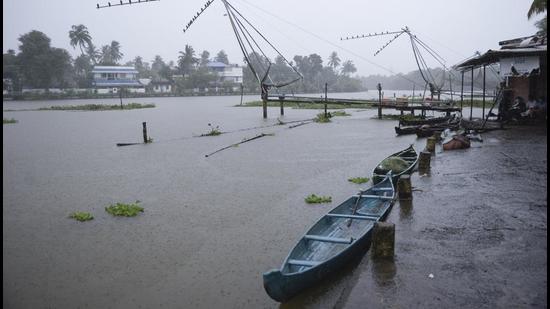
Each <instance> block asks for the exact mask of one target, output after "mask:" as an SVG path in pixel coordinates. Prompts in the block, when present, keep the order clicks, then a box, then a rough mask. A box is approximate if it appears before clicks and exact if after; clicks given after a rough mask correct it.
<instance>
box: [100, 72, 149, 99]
mask: <svg viewBox="0 0 550 309" xmlns="http://www.w3.org/2000/svg"><path fill="white" fill-rule="evenodd" d="M92 74H93V87H94V88H95V91H96V93H98V94H116V93H118V91H119V89H122V88H124V89H126V90H127V91H128V92H135V93H145V87H144V85H142V84H141V83H140V82H139V80H138V78H137V76H138V71H137V70H136V69H135V68H134V67H130V66H95V67H94V69H93V70H92Z"/></svg>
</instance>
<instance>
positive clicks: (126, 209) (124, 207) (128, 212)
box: [105, 201, 143, 217]
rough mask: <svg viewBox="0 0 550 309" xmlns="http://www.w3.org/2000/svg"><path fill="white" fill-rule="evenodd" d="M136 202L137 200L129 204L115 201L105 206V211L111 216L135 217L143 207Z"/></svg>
mask: <svg viewBox="0 0 550 309" xmlns="http://www.w3.org/2000/svg"><path fill="white" fill-rule="evenodd" d="M138 204H139V201H136V202H135V203H131V204H123V203H116V205H110V206H109V207H105V211H107V212H108V213H110V214H111V215H113V216H123V217H135V216H137V215H138V214H139V213H140V212H143V207H141V206H139V205H138Z"/></svg>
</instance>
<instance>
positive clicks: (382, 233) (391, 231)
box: [372, 222, 395, 259]
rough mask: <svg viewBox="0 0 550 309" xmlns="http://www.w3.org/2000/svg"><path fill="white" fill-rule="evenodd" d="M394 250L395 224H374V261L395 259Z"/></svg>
mask: <svg viewBox="0 0 550 309" xmlns="http://www.w3.org/2000/svg"><path fill="white" fill-rule="evenodd" d="M394 248H395V224H393V223H389V222H376V223H374V231H373V235H372V257H373V258H374V259H393V255H394V252H395V249H394Z"/></svg>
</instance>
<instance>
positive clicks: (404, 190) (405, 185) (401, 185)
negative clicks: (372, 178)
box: [397, 175, 412, 200]
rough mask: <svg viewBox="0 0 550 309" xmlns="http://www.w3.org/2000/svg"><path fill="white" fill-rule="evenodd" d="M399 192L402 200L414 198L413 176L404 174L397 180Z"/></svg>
mask: <svg viewBox="0 0 550 309" xmlns="http://www.w3.org/2000/svg"><path fill="white" fill-rule="evenodd" d="M397 192H398V194H399V199H400V200H412V186H411V176H410V175H402V176H401V177H399V179H398V180H397Z"/></svg>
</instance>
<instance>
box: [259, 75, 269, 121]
mask: <svg viewBox="0 0 550 309" xmlns="http://www.w3.org/2000/svg"><path fill="white" fill-rule="evenodd" d="M260 88H261V90H262V94H261V96H262V103H263V104H262V109H263V117H264V119H266V118H267V97H268V95H269V93H268V90H267V85H265V84H261V85H260Z"/></svg>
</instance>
